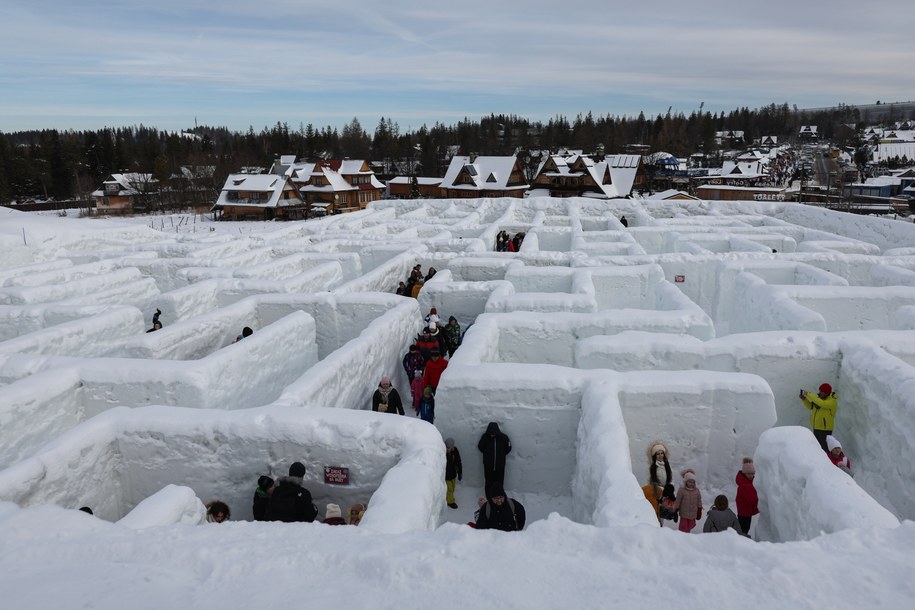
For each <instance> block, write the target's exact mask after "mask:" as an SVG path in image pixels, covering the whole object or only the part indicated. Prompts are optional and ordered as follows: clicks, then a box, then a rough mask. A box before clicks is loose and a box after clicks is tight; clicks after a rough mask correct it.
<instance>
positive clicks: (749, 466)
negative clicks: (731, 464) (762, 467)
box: [740, 462, 756, 475]
mask: <svg viewBox="0 0 915 610" xmlns="http://www.w3.org/2000/svg"><path fill="white" fill-rule="evenodd" d="M740 472H742V473H744V474H745V475H751V474H756V466H754V465H753V462H745V463H744V465H743V466H741V467H740Z"/></svg>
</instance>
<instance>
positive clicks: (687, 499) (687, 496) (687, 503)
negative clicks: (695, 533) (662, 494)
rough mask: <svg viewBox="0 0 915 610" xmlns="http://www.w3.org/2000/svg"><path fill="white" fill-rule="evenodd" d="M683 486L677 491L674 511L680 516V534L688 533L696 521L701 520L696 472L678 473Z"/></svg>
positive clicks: (700, 501) (690, 469)
mask: <svg viewBox="0 0 915 610" xmlns="http://www.w3.org/2000/svg"><path fill="white" fill-rule="evenodd" d="M680 476H681V477H683V485H682V486H681V487H680V489H678V490H677V503H676V509H677V512H678V513H679V515H680V524H679V525H678V526H677V529H679V530H680V531H681V532H690V531H692V529H693V528H694V527H696V521H698V520H699V519H701V518H702V494H701V493H699V488H698V487H697V486H696V471H695V470H693V469H692V468H687V469H686V470H684V471H682V472H681V473H680Z"/></svg>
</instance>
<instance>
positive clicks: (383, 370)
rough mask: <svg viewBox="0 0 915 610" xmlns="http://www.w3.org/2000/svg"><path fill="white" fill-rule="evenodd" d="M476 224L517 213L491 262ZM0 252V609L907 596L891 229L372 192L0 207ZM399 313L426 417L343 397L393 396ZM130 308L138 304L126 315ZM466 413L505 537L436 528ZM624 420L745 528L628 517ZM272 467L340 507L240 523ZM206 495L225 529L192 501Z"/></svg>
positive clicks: (786, 602)
mask: <svg viewBox="0 0 915 610" xmlns="http://www.w3.org/2000/svg"><path fill="white" fill-rule="evenodd" d="M621 215H625V216H626V217H627V219H628V221H629V226H628V228H626V227H623V226H622V225H621V224H620V223H619V221H618V218H619V217H620V216H621ZM502 230H506V231H508V232H509V233H516V232H519V231H524V232H526V234H527V236H526V237H525V239H524V242H523V244H522V247H521V249H520V252H518V253H497V252H494V251H493V246H494V244H495V241H496V235H497V234H498V233H499V231H502ZM0 249H2V252H3V255H2V257H0V591H2V596H3V600H4V606H6V605H7V604H9V607H11V608H12V607H16V608H50V607H67V608H70V607H74V608H75V607H95V608H122V607H125V606H126V605H128V604H129V605H130V606H134V607H140V608H146V607H149V608H153V607H155V608H161V607H163V606H168V607H204V608H210V607H214V608H215V607H220V608H227V607H228V608H236V607H261V606H264V607H266V606H269V605H275V604H280V603H287V604H288V603H290V602H289V600H290V599H293V598H301V603H302V604H307V605H309V606H312V607H317V608H336V607H341V606H342V605H344V604H346V605H350V606H351V605H356V606H358V607H379V608H395V607H397V608H404V607H406V608H414V607H423V606H434V607H441V608H466V607H496V606H500V607H518V608H522V607H523V608H553V607H563V606H566V605H569V604H570V603H571V604H575V605H578V606H581V607H587V608H592V607H604V606H607V605H613V606H618V607H653V606H656V605H657V604H659V603H675V604H677V605H678V606H681V607H688V608H700V607H708V606H709V605H710V604H717V605H723V606H724V607H753V608H772V607H789V608H804V607H810V608H813V607H817V608H822V607H833V608H860V607H871V606H877V607H882V606H890V605H893V606H899V605H902V604H906V605H907V603H908V602H909V600H910V599H911V597H912V595H913V594H915V584H912V582H911V581H910V580H909V579H908V578H907V575H906V572H907V568H908V563H909V561H910V559H911V557H912V551H911V549H912V548H913V545H915V524H913V523H912V522H911V521H910V520H911V519H912V518H913V516H915V487H913V486H912V485H911V482H912V481H913V480H915V416H913V415H912V413H913V412H915V411H913V408H915V405H913V404H911V403H912V401H913V400H915V399H913V398H911V397H912V396H915V392H913V387H915V385H913V384H915V369H913V366H915V225H912V224H908V223H903V222H894V221H892V220H888V219H881V218H868V217H858V216H852V215H848V214H843V213H836V212H829V211H826V210H820V209H816V208H811V207H807V206H801V205H796V204H790V203H765V204H763V203H724V202H714V203H712V202H680V203H678V204H674V203H672V202H647V201H635V200H620V201H611V202H596V201H592V200H584V199H550V198H533V199H528V200H523V201H519V200H508V199H504V200H503V199H493V200H479V201H461V200H453V201H450V200H444V201H424V202H422V201H400V202H393V201H390V202H388V201H385V202H376V203H374V204H371V205H370V207H369V209H367V210H365V211H363V212H357V213H353V214H347V215H343V216H336V217H329V218H324V219H320V220H315V221H308V222H299V223H214V222H212V221H210V220H209V219H205V218H204V217H199V216H198V217H194V216H193V215H184V216H181V215H176V216H164V217H163V216H156V217H138V218H125V219H118V220H103V219H78V218H75V217H66V218H59V217H57V216H53V215H37V214H36V215H29V214H23V213H18V212H14V211H11V210H6V209H2V208H0ZM773 250H775V251H776V252H773ZM417 263H419V264H421V265H422V267H423V271H424V272H425V271H426V270H427V269H428V268H429V267H435V268H436V269H437V270H438V273H437V274H436V276H435V278H434V279H433V280H431V281H430V282H428V283H427V284H426V285H425V287H424V288H423V290H422V292H421V293H420V295H419V299H418V300H413V299H406V298H402V297H398V296H396V295H394V294H393V290H394V288H395V287H396V286H397V283H398V282H399V281H400V280H402V279H405V278H406V277H407V275H408V274H409V271H410V269H411V268H412V267H413V266H414V265H415V264H417ZM431 307H436V308H437V310H438V312H439V314H440V315H442V316H443V319H445V320H447V318H448V316H450V315H453V316H455V317H456V318H457V320H458V321H459V322H460V324H461V325H462V326H463V327H464V328H465V329H467V328H468V327H471V326H472V328H470V329H469V330H468V332H467V334H466V336H465V339H464V344H463V345H462V346H461V348H460V349H459V350H458V351H457V353H456V354H455V355H454V357H453V358H451V360H450V361H449V366H448V369H447V370H446V372H445V374H444V375H443V377H442V381H441V385H440V386H439V390H438V393H437V396H436V403H437V404H436V422H435V426H430V425H429V424H427V423H425V422H423V421H421V420H419V419H418V418H416V417H415V416H413V414H412V409H410V408H408V409H407V412H408V416H407V417H395V416H392V415H389V414H384V413H374V412H372V411H371V410H370V409H369V407H370V397H371V393H372V391H373V390H374V388H375V387H376V385H377V383H378V380H379V379H380V378H381V376H382V375H389V376H391V377H392V379H393V382H394V386H395V387H396V388H397V389H398V390H399V391H400V393H401V394H402V395H403V396H405V397H407V398H408V397H409V389H408V385H407V379H406V376H405V373H404V371H403V369H402V367H401V364H400V362H401V358H402V356H403V354H404V353H405V352H406V350H407V347H408V345H409V344H410V343H411V341H412V339H413V337H415V336H416V334H417V333H418V331H419V330H420V329H421V327H422V326H423V322H422V318H423V316H424V315H425V314H426V313H427V312H428V311H429V309H430V308H431ZM157 308H158V309H160V310H161V311H162V316H161V320H162V322H163V324H164V327H163V328H162V329H161V330H159V331H157V332H154V333H146V332H145V331H146V329H147V328H149V327H150V326H151V324H152V321H151V316H152V312H153V311H155V310H156V309H157ZM245 326H250V327H251V328H253V329H254V334H253V335H252V336H250V337H247V338H245V339H244V340H243V341H240V342H237V343H236V342H235V337H236V336H237V335H238V334H239V333H240V332H241V329H242V328H243V327H245ZM822 382H828V383H830V384H832V386H833V387H834V388H836V390H837V394H838V396H839V415H838V417H837V420H836V430H835V436H837V437H839V438H840V440H841V441H842V444H843V447H844V448H845V451H846V453H847V454H848V455H849V457H850V458H851V460H852V463H853V472H854V478H851V477H849V476H847V475H845V474H844V473H843V472H841V471H840V470H838V469H837V468H835V467H834V466H832V464H831V463H830V462H829V461H828V460H827V459H826V457H825V456H824V455H823V453H822V452H821V451H820V450H819V448H818V446H817V444H816V441H815V439H814V437H813V435H812V434H811V433H810V431H809V430H808V429H807V411H806V410H805V409H804V408H803V406H802V405H801V403H800V401H799V400H798V398H797V393H798V390H799V389H800V388H807V389H815V388H816V387H817V386H818V385H819V384H820V383H822ZM490 421H496V422H499V424H500V426H501V428H502V429H503V430H504V431H505V432H507V433H508V434H509V436H510V437H511V439H512V444H513V450H512V452H511V454H509V459H508V464H507V473H506V481H505V486H506V489H507V491H508V493H509V495H510V496H512V497H514V498H516V499H517V500H519V501H521V502H522V503H523V504H524V505H525V507H526V509H527V515H528V520H527V525H526V527H525V531H523V532H520V533H502V532H493V531H477V530H474V529H472V528H469V527H467V526H466V525H465V523H466V522H468V521H471V520H472V519H473V513H474V511H475V510H476V508H477V498H478V496H479V495H480V494H481V493H482V485H483V480H482V466H481V459H480V453H479V452H478V451H477V449H476V444H477V440H478V439H479V437H480V434H481V433H482V432H483V430H484V429H485V427H486V425H487V423H488V422H490ZM448 437H452V438H454V439H455V441H456V445H457V447H458V448H459V449H460V451H461V454H462V457H463V462H464V477H463V481H462V482H461V483H459V484H458V488H457V503H458V505H459V508H458V509H451V508H448V507H447V506H446V505H445V502H444V494H445V489H444V480H443V469H444V444H443V439H444V438H448ZM655 439H663V440H664V441H665V442H666V443H667V445H668V446H669V447H670V449H671V461H672V465H673V469H674V471H675V473H676V472H678V471H679V470H680V469H682V468H687V467H689V468H693V469H695V471H696V473H697V478H698V483H699V488H700V490H701V492H702V496H703V503H704V505H705V508H706V511H707V510H708V508H709V507H710V505H711V503H712V500H713V499H714V497H715V496H716V495H718V494H725V495H726V496H727V497H728V498H729V499H730V501H731V504H732V507H733V502H734V495H735V491H736V487H735V485H734V475H735V474H736V472H737V470H738V469H739V467H740V464H741V458H742V457H743V456H748V455H749V456H754V457H755V461H756V466H757V473H758V474H757V478H756V487H757V489H758V491H759V495H760V506H761V510H762V514H761V515H759V516H758V517H756V518H754V524H753V528H752V529H751V532H750V533H751V535H752V539H747V538H743V537H740V536H737V535H736V534H735V533H733V532H727V533H722V534H698V532H700V531H701V528H702V522H701V521H700V523H699V525H698V527H697V529H696V530H694V531H693V532H692V533H691V534H684V533H680V532H678V531H676V530H675V529H674V527H673V524H672V523H670V522H665V527H664V528H659V527H658V524H657V520H656V519H655V517H654V515H653V513H652V510H651V507H650V506H649V505H648V503H647V502H646V501H645V499H644V497H643V495H642V491H641V489H640V487H641V485H643V484H645V482H646V481H647V475H648V463H647V458H646V449H647V446H648V445H649V443H651V442H652V441H654V440H655ZM295 460H300V461H302V462H303V463H305V464H306V465H307V468H308V472H307V473H306V477H305V478H306V487H308V488H309V489H310V490H311V492H312V494H313V495H314V498H315V501H316V504H317V505H318V507H319V510H320V513H321V514H323V512H324V507H325V506H326V504H327V503H329V502H334V503H337V504H339V505H341V506H343V507H344V509H345V507H346V506H348V505H350V504H352V503H355V502H365V503H367V505H368V510H367V511H366V514H365V518H364V520H363V522H362V524H361V525H360V526H359V527H337V528H333V527H328V526H323V525H320V524H281V523H265V522H254V521H251V517H252V515H251V498H252V496H253V492H254V488H255V485H256V481H257V477H258V476H259V475H261V474H270V475H272V476H274V477H276V476H278V475H282V474H285V472H286V469H287V468H288V465H289V463H291V462H292V461H295ZM325 467H342V468H346V469H348V473H349V481H348V484H346V485H339V484H333V483H328V482H326V481H325V477H324V469H325ZM676 478H677V479H679V477H678V476H677V477H676ZM214 498H219V499H222V500H224V501H226V502H227V503H228V504H229V506H230V507H231V508H232V517H231V519H230V521H229V522H228V523H224V524H207V523H205V520H204V509H203V503H205V502H207V501H209V500H211V499H214ZM85 505H88V506H91V507H92V508H93V509H94V511H95V516H90V515H87V514H85V513H83V512H80V511H78V510H76V509H78V508H79V507H80V506H85Z"/></svg>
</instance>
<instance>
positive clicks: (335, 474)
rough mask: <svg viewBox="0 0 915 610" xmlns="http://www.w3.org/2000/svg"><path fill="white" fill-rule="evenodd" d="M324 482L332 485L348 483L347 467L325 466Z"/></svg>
mask: <svg viewBox="0 0 915 610" xmlns="http://www.w3.org/2000/svg"><path fill="white" fill-rule="evenodd" d="M324 482H325V483H330V484H332V485H349V468H343V467H342V466H325V467H324Z"/></svg>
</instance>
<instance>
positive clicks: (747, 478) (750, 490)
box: [734, 457, 759, 536]
mask: <svg viewBox="0 0 915 610" xmlns="http://www.w3.org/2000/svg"><path fill="white" fill-rule="evenodd" d="M755 478H756V466H755V465H754V464H753V458H749V457H745V458H743V465H742V466H741V467H740V470H738V471H737V476H736V477H735V478H734V482H735V483H737V521H738V522H739V523H740V529H741V530H742V531H743V533H744V534H746V535H747V536H749V535H750V525H751V523H752V522H753V515H758V514H759V496H758V495H757V494H756V487H754V486H753V480H754V479H755Z"/></svg>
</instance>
